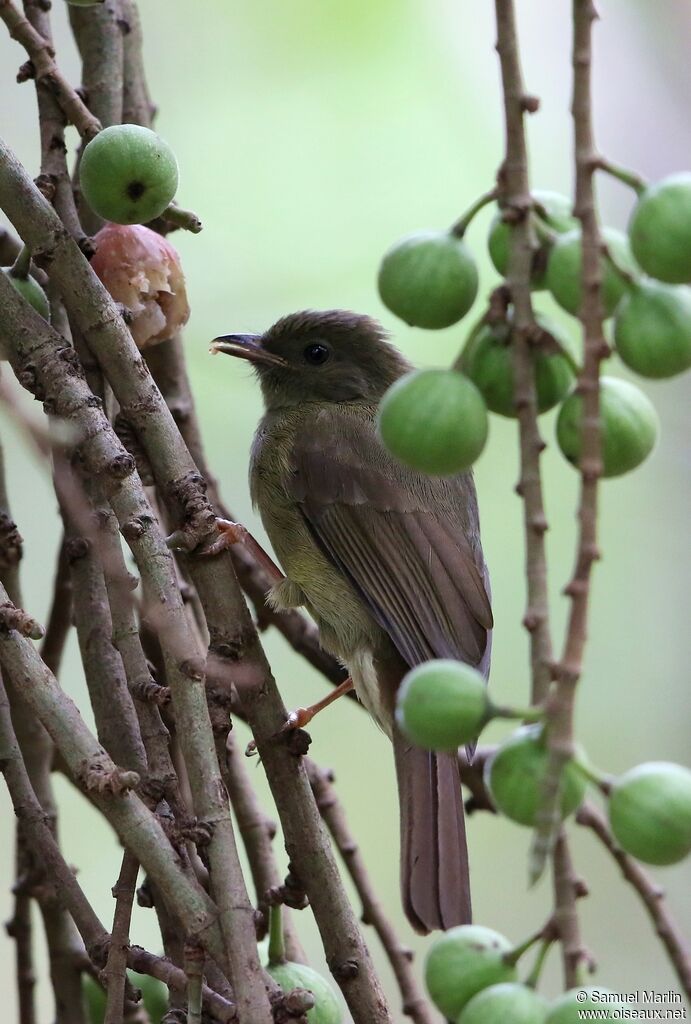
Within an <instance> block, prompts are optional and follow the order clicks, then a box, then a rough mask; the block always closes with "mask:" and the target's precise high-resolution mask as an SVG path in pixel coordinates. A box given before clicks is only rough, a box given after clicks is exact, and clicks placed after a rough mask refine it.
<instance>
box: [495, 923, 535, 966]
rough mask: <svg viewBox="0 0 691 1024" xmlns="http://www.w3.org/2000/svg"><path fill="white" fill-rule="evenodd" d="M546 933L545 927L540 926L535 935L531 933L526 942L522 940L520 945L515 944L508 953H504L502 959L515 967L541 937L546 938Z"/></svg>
mask: <svg viewBox="0 0 691 1024" xmlns="http://www.w3.org/2000/svg"><path fill="white" fill-rule="evenodd" d="M544 935H545V929H544V928H540V930H539V931H537V932H535V933H534V934H533V935H530V936H529V937H528V938H527V939H526V940H525V942H522V943H521V944H520V945H518V946H514V948H513V949H510V950H509V951H508V953H504V956H503V957H502V960H503V961H504V963H505V964H508V965H509V966H511V967H515V965H516V964H517V963H518V961H519V960H520V959H521V957H522V956H523V955H524V953H527V952H528V950H529V949H532V947H533V946H534V945H535V943H536V942H539V941H540V939H543V938H544Z"/></svg>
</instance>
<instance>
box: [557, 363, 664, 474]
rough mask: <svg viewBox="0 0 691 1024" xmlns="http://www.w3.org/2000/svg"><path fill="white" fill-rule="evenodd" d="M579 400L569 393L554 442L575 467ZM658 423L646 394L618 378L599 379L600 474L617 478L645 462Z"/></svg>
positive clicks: (578, 428)
mask: <svg viewBox="0 0 691 1024" xmlns="http://www.w3.org/2000/svg"><path fill="white" fill-rule="evenodd" d="M582 404H583V402H582V398H581V396H580V395H578V394H575V393H574V394H571V395H569V397H568V398H567V399H566V401H565V402H564V404H563V405H562V407H561V409H560V410H559V416H558V418H557V441H558V443H559V447H560V448H561V450H562V453H563V454H564V455H565V456H566V458H567V459H568V460H569V462H572V463H573V464H574V465H578V460H579V458H580V452H581V433H580V431H581V409H582ZM659 429H660V423H659V420H658V418H657V413H656V412H655V407H654V406H653V404H652V402H651V401H650V399H649V398H648V397H647V395H644V394H643V392H642V391H641V390H640V389H639V388H637V387H636V385H635V384H630V383H629V381H627V380H620V379H619V378H618V377H601V378H600V436H601V445H602V461H603V475H604V476H606V477H608V476H621V475H622V474H623V473H628V472H630V470H632V469H635V468H636V466H640V464H641V463H642V462H643V461H644V460H645V459H647V457H648V456H649V455H650V453H651V452H652V450H653V448H654V447H655V442H656V441H657V436H658V433H659Z"/></svg>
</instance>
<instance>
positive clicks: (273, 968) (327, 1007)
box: [266, 961, 343, 1024]
mask: <svg viewBox="0 0 691 1024" xmlns="http://www.w3.org/2000/svg"><path fill="white" fill-rule="evenodd" d="M266 971H267V973H268V974H270V975H271V977H272V978H273V979H274V981H275V982H276V983H277V984H278V985H280V987H281V988H282V989H283V991H284V992H292V990H293V989H294V988H306V989H307V990H308V991H309V992H311V993H312V995H313V996H314V1006H313V1007H312V1009H311V1010H308V1011H307V1020H308V1021H309V1024H342V1021H343V1015H342V1013H341V1007H340V1006H339V1003H338V999H337V998H336V995H335V993H334V991H333V989H332V988H331V986H330V985H329V983H328V981H327V980H326V979H325V978H323V977H322V976H321V974H319V973H318V972H317V971H315V970H313V969H312V968H311V967H308V966H307V965H306V964H294V963H291V962H290V961H287V962H286V963H282V964H269V965H268V967H267V968H266Z"/></svg>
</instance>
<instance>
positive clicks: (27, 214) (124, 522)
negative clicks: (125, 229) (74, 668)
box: [0, 143, 390, 1024]
mask: <svg viewBox="0 0 691 1024" xmlns="http://www.w3.org/2000/svg"><path fill="white" fill-rule="evenodd" d="M0 206H2V207H3V208H4V209H5V211H6V213H7V214H8V216H9V217H10V219H11V220H12V221H13V223H14V225H15V227H16V228H17V230H18V231H19V233H20V234H21V235H22V237H23V238H24V240H25V242H27V244H28V245H29V247H30V248H31V249H32V251H34V252H40V253H41V254H42V258H43V259H44V261H45V262H46V264H47V266H48V268H49V271H50V274H51V277H52V278H53V279H54V280H55V282H56V284H57V285H58V286H59V288H60V291H61V293H62V295H63V298H64V302H65V307H66V308H67V310H68V312H69V314H70V317H71V319H72V320H73V321H74V322H75V323H76V324H77V326H78V327H79V328H80V330H81V331H82V332H83V334H84V336H85V337H86V338H87V340H88V342H89V346H90V348H91V350H92V352H93V353H94V354H95V355H96V357H97V358H98V360H99V363H100V364H101V367H102V369H103V371H104V373H105V375H106V377H107V379H108V381H109V383H110V384H111V386H112V388H113V390H114V392H115V395H116V397H117V399H118V401H119V402H120V405H121V407H122V409H123V413H124V415H125V416H126V418H127V419H128V420H129V421H130V422H131V423H133V425H134V426H135V429H136V430H137V432H138V434H139V436H140V439H141V440H142V441H143V443H144V445H145V447H146V449H147V452H148V455H149V459H150V461H151V465H152V467H153V469H154V473H155V475H156V481H157V485H158V486H159V488H160V490H161V493H163V494H165V495H167V496H168V497H169V500H170V503H171V509H172V510H174V512H175V514H176V515H177V516H182V517H183V522H184V523H185V526H186V528H187V530H188V531H189V532H190V534H191V535H192V536H193V537H196V538H198V539H201V538H202V537H204V536H206V535H207V533H208V531H209V530H210V529H211V528H212V525H213V522H214V516H213V511H212V510H211V508H210V506H209V504H208V501H207V499H206V497H205V495H204V489H203V483H202V481H201V478H200V477H199V476H198V474H197V472H196V467H195V466H194V464H193V463H192V460H191V458H190V456H189V453H188V451H187V449H186V447H185V445H184V443H183V441H182V439H181V437H180V434H179V432H178V430H177V428H176V426H175V423H174V421H173V418H172V416H171V414H170V412H169V410H168V408H167V406H166V405H165V403H164V402H163V399H162V397H161V394H160V392H159V391H158V389H157V388H156V387H155V385H154V384H153V382H152V380H151V377H150V376H149V374H148V371H147V369H146V366H145V364H144V362H143V360H142V358H141V356H140V355H139V353H138V352H137V350H136V349H135V347H134V344H133V342H132V339H131V337H130V334H129V331H128V330H127V328H126V327H125V325H124V323H123V322H122V319H121V317H120V314H119V312H118V310H117V309H116V308H115V307H114V305H113V303H112V301H111V299H110V296H109V295H108V293H107V292H106V291H105V289H103V287H102V286H101V284H100V282H99V281H98V280H97V279H96V278H95V276H94V275H93V273H92V272H91V269H90V267H89V266H88V264H87V263H86V260H85V259H84V257H83V255H82V253H81V252H80V250H79V248H78V246H77V245H76V244H75V243H74V241H73V240H72V239H71V238H70V237H69V236H68V235H67V233H66V232H65V230H64V228H63V227H62V225H61V224H60V222H59V220H58V218H57V217H56V215H55V213H54V211H53V210H52V209H51V208H50V207H49V206H48V204H47V203H46V202H45V200H44V199H43V197H42V196H41V194H40V193H39V192H38V191H37V189H36V188H35V186H34V184H33V182H32V181H31V179H30V178H29V176H28V175H27V174H26V171H25V170H24V169H23V168H22V167H21V165H20V164H19V163H18V162H17V161H16V159H15V158H14V156H13V155H12V154H11V152H10V151H9V150H8V149H7V147H6V146H5V145H4V144H1V143H0ZM1 284H2V282H0V285H1ZM7 288H10V289H11V288H12V286H11V285H9V283H8V284H7ZM6 292H7V289H4V292H3V294H6ZM12 292H13V293H14V289H12ZM7 305H8V308H11V305H12V298H11V297H10V296H8V297H7ZM29 314H30V311H26V316H29ZM39 320H40V318H38V317H37V316H31V317H30V323H31V325H32V327H31V331H30V334H31V337H32V339H33V340H34V342H35V341H36V339H38V338H42V344H43V346H47V349H49V350H51V354H53V352H54V349H55V341H54V339H53V336H52V334H51V333H50V329H49V328H47V327H46V324H45V322H44V321H41V322H40V323H39V322H37V321H39ZM34 325H35V327H34ZM3 327H4V328H5V329H6V330H7V333H8V335H9V336H13V337H14V338H15V340H16V339H17V338H19V339H23V340H24V341H26V320H25V319H24V318H23V317H21V316H20V317H19V318H18V320H17V321H16V322H15V323H13V324H12V323H8V324H7V325H6V326H5V325H4V324H3ZM46 331H48V335H46ZM26 345H27V347H26V349H25V355H26V356H28V354H29V352H31V362H32V364H34V363H36V364H38V363H40V362H41V360H39V359H38V358H37V354H38V353H37V352H36V351H35V350H34V349H32V347H31V345H30V343H29V342H28V341H26ZM38 348H39V350H40V348H41V345H40V344H39V346H38ZM44 358H45V359H46V361H47V362H48V368H49V373H48V374H47V375H46V377H45V379H44V381H42V383H43V385H44V386H45V387H46V388H47V390H48V392H50V393H51V396H52V392H53V389H54V387H55V381H54V380H53V376H52V374H55V371H56V369H57V366H58V365H59V362H57V363H56V361H55V359H54V357H53V358H52V359H49V358H48V355H47V350H46V355H45V357H44ZM51 363H52V365H51ZM37 368H38V367H37ZM42 369H45V366H43V367H42ZM18 370H19V371H20V372H21V367H18ZM69 376H70V385H71V386H70V388H68V390H67V391H58V392H57V394H59V395H62V396H64V397H65V398H66V397H67V395H70V398H69V401H66V405H65V407H64V408H63V409H61V410H60V411H61V412H62V413H63V415H67V416H70V415H72V414H73V413H74V405H73V404H72V403H73V402H74V396H75V392H74V390H73V389H74V387H75V386H76V384H77V381H76V378H75V377H74V376H72V375H71V374H70V375H69ZM25 379H26V378H25ZM51 382H52V384H51ZM79 387H80V389H81V385H79ZM85 397H86V396H85ZM81 413H82V415H83V416H84V417H86V419H87V420H89V421H90V422H89V425H88V427H87V431H86V433H87V436H88V437H89V438H90V443H91V444H92V445H95V446H96V449H97V451H98V455H99V457H98V458H97V461H96V465H95V466H94V471H96V472H98V471H99V470H102V469H103V468H104V466H108V465H111V463H112V460H113V458H115V463H114V465H116V466H117V465H121V464H122V470H123V472H122V473H120V479H121V484H120V486H119V488H110V489H109V494H108V497H109V500H110V502H111V505H112V506H113V508H114V511H115V512H116V515H117V516H118V519H119V521H120V525H121V528H124V529H123V533H124V535H125V537H126V539H127V541H128V543H129V545H130V547H131V549H132V551H133V554H134V556H135V559H136V560H137V562H138V564H139V566H140V570H141V571H142V573H143V575H144V577H145V583H146V577H147V576H148V577H149V578H150V582H149V587H150V590H151V599H150V602H149V603H150V605H151V606H156V604H157V603H158V602H159V601H160V598H159V597H156V599H155V600H154V599H153V595H154V594H162V591H161V586H162V585H163V584H164V581H165V591H164V592H163V594H164V595H165V596H164V600H163V604H160V603H158V606H159V607H165V608H166V614H165V621H164V618H163V617H161V621H160V622H157V626H158V627H159V631H160V636H161V639H162V642H163V644H164V647H165V646H168V647H169V649H170V650H171V652H173V656H172V657H171V658H170V659H169V662H170V663H169V682H170V683H171V689H172V690H173V699H174V704H177V706H176V707H175V715H176V720H177V725H178V735H179V736H180V738H181V740H182V742H183V744H187V745H188V747H189V745H190V744H192V745H194V749H193V750H188V752H187V755H186V761H187V762H188V765H189V768H190V771H191V773H192V781H193V784H194V783H195V782H196V784H197V785H198V786H199V788H200V790H201V794H200V795H202V796H205V794H206V793H207V792H209V790H211V791H212V793H213V796H214V799H216V798H218V796H219V795H220V794H221V793H222V792H225V791H224V790H223V788H222V786H221V785H219V786H218V787H217V788H216V786H215V783H214V779H215V778H216V776H217V773H218V764H217V761H216V758H215V752H214V749H213V742H212V740H211V742H210V743H209V745H208V746H207V745H206V740H205V739H204V738H203V737H204V736H205V735H206V731H207V729H209V725H208V723H209V712H208V709H207V706H206V699H205V695H204V690H203V688H201V687H200V688H199V689H198V688H197V687H196V686H193V685H192V686H190V679H192V681H193V682H199V683H201V682H202V679H203V672H202V673H201V674H200V675H197V670H196V668H195V665H196V664H197V657H196V655H195V654H194V653H192V654H191V655H190V654H187V655H185V653H184V650H183V648H185V647H186V646H187V640H186V638H187V637H188V635H189V634H188V627H187V624H186V621H185V619H184V609H183V607H182V604H181V601H180V597H179V593H178V591H177V588H176V587H175V586H174V585H173V581H172V579H171V577H170V576H168V574H167V566H168V564H169V563H168V562H167V560H166V557H165V556H164V554H163V552H162V551H160V550H159V545H160V542H159V534H158V528H157V526H156V524H155V523H154V522H153V520H152V519H151V513H150V511H146V509H147V508H148V504H147V505H144V497H143V493H142V494H141V496H137V495H135V494H133V492H132V487H133V486H135V481H136V480H137V478H136V475H135V474H132V472H131V471H132V468H133V467H132V465H131V462H132V460H131V459H130V457H129V456H126V455H125V453H123V452H122V449H121V447H118V448H115V447H114V446H113V441H112V438H111V436H110V428H109V427H106V425H105V424H106V421H105V420H104V417H103V416H102V413H100V411H97V410H95V409H94V408H93V407H86V408H82V409H81ZM92 417H96V420H95V421H93V422H91V420H92ZM116 455H117V458H116ZM123 457H125V458H126V460H127V461H126V462H122V463H121V460H122V459H123ZM133 499H134V500H133ZM152 543H153V548H152ZM190 571H191V572H192V575H193V579H194V582H195V585H196V588H197V591H198V593H199V596H200V599H201V601H202V604H203V606H204V610H205V614H206V616H207V623H208V627H209V633H210V635H211V650H212V653H214V654H215V655H216V656H217V657H219V656H220V658H221V659H222V660H223V661H225V662H226V665H227V667H228V669H229V670H230V671H229V672H226V673H224V680H225V688H226V689H227V692H228V694H229V693H230V686H231V683H232V680H233V674H234V668H233V666H234V662H235V661H236V659H237V658H238V657H239V656H240V655H242V654H245V655H246V659H247V661H246V667H247V668H248V670H249V671H248V673H247V674H246V676H245V678H249V677H250V676H251V677H252V678H253V679H254V680H255V682H254V684H253V685H251V686H249V687H244V688H243V690H242V697H243V704H244V706H245V708H246V710H247V716H248V719H249V721H250V725H251V727H252V730H253V732H254V734H255V737H256V740H257V745H258V749H259V752H260V754H261V755H262V760H263V763H264V766H265V767H266V770H267V775H268V777H269V782H270V784H271V788H272V792H273V795H274V798H275V800H276V804H277V807H278V811H279V815H280V817H281V821H282V824H283V829H284V834H285V837H286V843H287V846H288V851H289V855H290V858H291V861H292V862H293V863H295V864H296V865H297V867H298V872H299V874H300V876H301V881H302V882H303V883H304V884H305V887H306V888H307V890H308V896H309V898H310V902H311V904H312V907H313V909H314V913H315V917H316V918H317V922H318V924H319V927H320V931H321V934H322V938H323V941H324V944H325V949H326V953H327V959H328V961H329V964H330V966H331V969H332V971H333V974H334V977H335V978H336V980H337V981H338V982H339V984H340V985H341V987H342V989H343V991H344V994H345V996H346V999H347V1001H348V1003H349V1006H350V1008H351V1013H352V1014H353V1017H354V1018H355V1019H356V1021H358V1022H359V1021H362V1022H367V1024H375V1022H376V1024H379V1022H387V1021H389V1020H390V1016H389V1012H388V1009H387V1007H386V1002H385V1000H384V996H383V994H382V992H381V988H380V985H379V982H378V979H377V978H376V975H375V973H374V971H373V969H372V966H371V961H370V958H369V953H368V950H367V947H366V945H365V943H364V940H363V938H362V935H361V933H360V930H359V928H358V926H357V921H356V920H355V917H354V915H353V912H352V910H351V908H350V906H349V904H348V899H347V896H346V893H345V891H344V889H343V885H342V882H341V880H340V877H339V875H338V870H337V868H336V864H335V862H334V858H333V854H332V852H331V849H330V846H329V842H328V839H327V837H326V836H325V834H324V832H323V828H322V825H321V821H320V817H319V812H318V810H317V808H316V806H315V803H314V799H313V797H312V794H311V791H310V788H309V782H308V780H307V778H306V775H305V772H304V769H303V768H302V766H301V765H300V763H299V760H298V759H296V757H295V755H294V754H293V753H292V752H291V750H290V749H289V748H288V746H287V745H285V744H282V743H277V741H276V739H275V737H276V733H277V732H278V730H279V729H280V727H281V726H282V724H283V722H284V721H285V708H284V706H283V702H282V701H281V699H280V695H279V693H278V690H277V688H276V686H275V683H274V681H273V678H272V676H271V673H270V670H269V666H268V663H267V662H266V659H265V657H264V655H263V652H262V651H261V648H260V647H259V644H258V640H257V637H256V633H255V631H254V628H253V626H252V622H251V619H250V617H249V614H248V612H247V608H246V606H245V603H244V600H243V599H242V595H241V592H240V590H239V587H238V586H237V581H236V578H235V575H234V573H233V571H232V565H231V562H230V559H229V558H228V557H226V556H220V557H218V558H215V559H213V560H209V559H206V558H204V557H192V558H191V559H190ZM162 573H163V579H162V578H161V575H162ZM152 574H153V575H152ZM152 584H154V585H153V586H152ZM178 609H179V611H178ZM174 678H176V679H177V691H178V697H177V702H176V696H175V694H176V685H174V683H173V679H174ZM222 696H223V695H222V694H221V695H220V697H221V698H222ZM188 755H189V756H188ZM212 755H213V761H212V760H211V757H212ZM207 765H208V766H209V767H208V768H207ZM206 787H209V789H207V788H206ZM202 803H203V801H202ZM197 810H198V813H199V810H200V808H198V809H197ZM200 816H202V817H205V818H207V819H211V820H216V821H217V822H218V816H216V815H212V814H204V813H203V809H202V814H201V815H200ZM217 829H218V824H217ZM134 852H137V851H134ZM140 860H142V863H144V860H143V858H141V857H140ZM241 948H242V952H243V955H246V956H250V955H251V953H252V950H253V949H254V946H253V944H250V943H249V942H248V943H247V945H246V946H245V945H244V944H243V945H242V947H241ZM255 955H256V953H255ZM247 977H250V974H249V972H247Z"/></svg>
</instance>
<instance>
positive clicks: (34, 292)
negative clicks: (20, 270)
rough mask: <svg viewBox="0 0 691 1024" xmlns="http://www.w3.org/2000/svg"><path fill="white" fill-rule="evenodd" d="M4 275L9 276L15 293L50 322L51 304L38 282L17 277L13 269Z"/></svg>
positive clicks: (6, 271) (5, 271) (28, 278)
mask: <svg viewBox="0 0 691 1024" xmlns="http://www.w3.org/2000/svg"><path fill="white" fill-rule="evenodd" d="M3 273H4V274H6V275H7V279H8V281H9V282H10V284H11V285H12V287H13V288H14V290H15V291H17V292H19V294H20V295H21V296H22V298H23V299H26V301H27V302H28V303H29V305H30V306H33V308H34V309H35V310H36V312H37V313H39V314H40V315H41V316H42V317H43V319H44V320H48V321H49V322H50V303H49V302H48V296H47V295H46V293H45V292H44V291H43V288H41V286H40V284H39V283H38V281H35V280H34V279H33V277H30V276H27V277H19V276H15V275H14V274H13V273H12V271H11V269H8V270H3Z"/></svg>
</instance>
